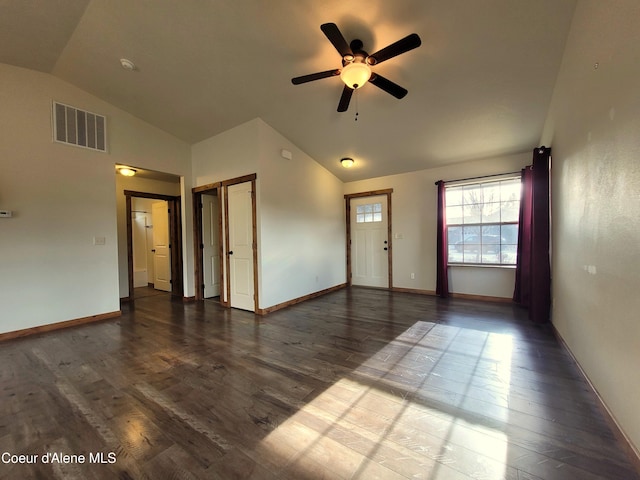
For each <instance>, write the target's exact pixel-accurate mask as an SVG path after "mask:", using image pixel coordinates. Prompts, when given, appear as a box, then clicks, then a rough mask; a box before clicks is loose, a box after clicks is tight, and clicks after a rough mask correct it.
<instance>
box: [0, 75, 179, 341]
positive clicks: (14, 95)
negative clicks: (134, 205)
mask: <svg viewBox="0 0 640 480" xmlns="http://www.w3.org/2000/svg"><path fill="white" fill-rule="evenodd" d="M52 100H56V101H59V102H62V103H66V104H69V105H73V106H77V107H79V108H83V109H86V110H90V111H93V112H97V113H101V114H104V115H106V117H107V129H108V135H109V138H108V148H109V151H108V153H99V152H93V151H90V150H87V149H83V148H77V147H73V146H67V145H62V144H58V143H54V142H53V141H52V134H51V102H52ZM0 105H2V108H0V172H1V173H0V208H1V209H6V210H13V211H14V217H13V218H9V219H0V252H3V253H2V254H1V255H0V272H1V274H0V312H1V313H0V333H2V332H9V331H14V330H20V329H25V328H30V327H35V326H39V325H44V324H50V323H56V322H61V321H66V320H72V319H76V318H83V317H88V316H92V315H99V314H102V313H109V312H115V311H118V310H119V309H120V304H119V296H120V295H119V293H120V292H119V288H118V285H119V281H118V277H119V274H118V231H117V222H116V187H115V168H114V165H115V164H116V163H129V164H133V165H137V166H141V167H147V168H153V169H156V170H166V171H168V172H169V173H174V174H176V175H181V174H182V175H184V174H185V172H188V162H189V148H188V145H186V144H185V143H183V142H181V141H179V140H177V139H175V138H174V137H172V136H170V135H168V134H166V133H165V132H162V131H161V130H158V129H156V128H154V127H151V126H150V125H148V124H145V123H144V122H142V121H140V120H138V119H136V118H135V117H132V116H131V115H129V114H127V113H125V112H123V111H121V110H119V109H117V108H115V107H113V106H111V105H109V104H107V103H105V102H103V101H101V100H98V99H97V98H96V97H93V96H92V95H89V94H88V93H86V92H83V91H82V90H79V89H78V88H76V87H73V86H71V85H69V84H68V83H66V82H63V81H61V80H59V79H56V78H55V77H53V76H51V75H48V74H43V73H39V72H35V71H32V70H27V69H23V68H18V67H12V66H9V65H4V64H0ZM154 167H155V168H154ZM95 237H104V239H105V244H104V245H94V238H95Z"/></svg>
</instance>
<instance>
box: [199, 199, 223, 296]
mask: <svg viewBox="0 0 640 480" xmlns="http://www.w3.org/2000/svg"><path fill="white" fill-rule="evenodd" d="M219 212H220V209H219V207H218V197H217V196H216V195H207V194H203V195H202V245H203V248H202V273H203V275H202V277H203V278H202V283H203V284H204V293H203V296H204V298H211V297H217V296H219V295H220V252H219V251H220V228H219V226H220V220H219Z"/></svg>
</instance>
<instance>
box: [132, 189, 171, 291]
mask: <svg viewBox="0 0 640 480" xmlns="http://www.w3.org/2000/svg"><path fill="white" fill-rule="evenodd" d="M124 195H125V200H126V204H125V205H126V207H125V209H126V218H127V265H128V279H129V281H128V283H129V296H128V297H126V298H127V299H128V300H132V299H133V291H134V286H135V282H134V273H135V268H134V243H133V230H134V222H135V220H134V217H133V213H134V211H133V210H134V209H133V199H134V198H142V199H153V200H156V201H155V202H153V204H152V208H155V209H156V216H157V218H156V217H153V214H152V218H153V220H152V225H153V223H156V224H157V225H158V229H157V230H158V232H166V233H163V234H162V233H161V235H159V236H158V238H153V243H154V247H153V248H154V249H156V252H153V253H154V260H153V268H152V269H153V271H154V273H153V277H152V279H149V278H148V277H147V278H148V280H147V281H148V282H149V283H154V286H155V287H156V288H158V287H159V289H160V290H164V291H170V292H171V295H172V297H179V298H181V299H182V296H183V284H182V235H181V231H182V217H181V212H180V205H181V201H180V197H179V196H177V197H174V196H168V195H160V194H155V193H146V192H136V191H132V190H125V191H124ZM154 205H157V206H155V207H153V206H154ZM163 222H166V223H164V224H165V225H166V226H163ZM137 227H138V228H139V227H140V225H139V224H138V225H137ZM153 230H154V232H155V230H156V228H155V227H154V228H153ZM167 235H168V236H167ZM154 237H155V235H154ZM151 280H153V282H151Z"/></svg>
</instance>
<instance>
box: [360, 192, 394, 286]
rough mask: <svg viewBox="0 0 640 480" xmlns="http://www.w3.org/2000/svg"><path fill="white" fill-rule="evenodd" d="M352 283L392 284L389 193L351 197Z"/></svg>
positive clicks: (362, 284) (366, 284)
mask: <svg viewBox="0 0 640 480" xmlns="http://www.w3.org/2000/svg"><path fill="white" fill-rule="evenodd" d="M350 203H351V219H350V222H351V283H352V284H353V285H361V286H367V287H384V288H388V287H389V250H388V248H389V238H388V236H389V233H388V212H387V196H386V195H377V196H375V197H360V198H352V199H351V202H350Z"/></svg>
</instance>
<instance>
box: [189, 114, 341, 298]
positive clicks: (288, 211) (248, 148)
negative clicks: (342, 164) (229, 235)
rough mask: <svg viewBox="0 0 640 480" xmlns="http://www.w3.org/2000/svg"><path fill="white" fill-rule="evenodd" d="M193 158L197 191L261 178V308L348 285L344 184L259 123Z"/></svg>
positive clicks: (208, 144) (202, 146)
mask: <svg viewBox="0 0 640 480" xmlns="http://www.w3.org/2000/svg"><path fill="white" fill-rule="evenodd" d="M282 149H286V150H289V151H290V152H291V153H292V159H291V160H287V159H285V158H283V157H282V155H281V152H282ZM192 156H193V180H194V185H195V186H200V185H206V184H208V183H213V182H217V181H221V180H226V179H230V178H235V177H239V176H242V175H246V174H250V173H256V174H257V181H256V189H257V192H256V205H257V207H256V208H257V214H258V224H257V230H258V239H257V240H258V270H259V272H258V292H259V295H258V298H259V308H268V307H271V306H273V305H277V304H280V303H283V302H286V301H289V300H292V299H295V298H298V297H301V296H304V295H308V294H310V293H314V292H317V291H320V290H323V289H326V288H329V287H333V286H335V285H339V284H341V283H344V282H345V269H346V259H345V250H344V242H345V240H344V238H345V227H344V206H343V200H342V182H341V181H340V180H339V179H337V178H336V177H335V176H333V175H332V174H331V173H329V172H328V171H327V170H326V169H325V168H323V167H322V166H320V165H319V164H318V163H317V162H315V161H314V160H313V159H312V158H311V157H309V156H308V155H306V154H305V153H304V152H303V151H301V150H300V149H299V148H297V147H296V146H295V145H294V144H292V143H291V142H290V141H289V140H287V139H286V138H284V137H283V136H282V135H280V134H279V133H278V132H276V131H275V130H274V129H273V128H271V127H270V126H269V125H267V124H266V123H265V122H263V121H262V120H260V119H255V120H252V121H250V122H247V123H245V124H243V125H240V126H238V127H235V128H233V129H231V130H229V131H227V132H224V133H222V134H220V135H217V136H215V137H212V138H210V139H207V140H205V141H203V142H200V143H198V144H195V145H193V147H192Z"/></svg>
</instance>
